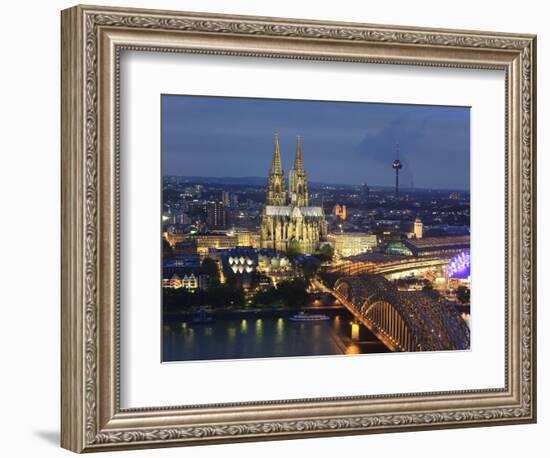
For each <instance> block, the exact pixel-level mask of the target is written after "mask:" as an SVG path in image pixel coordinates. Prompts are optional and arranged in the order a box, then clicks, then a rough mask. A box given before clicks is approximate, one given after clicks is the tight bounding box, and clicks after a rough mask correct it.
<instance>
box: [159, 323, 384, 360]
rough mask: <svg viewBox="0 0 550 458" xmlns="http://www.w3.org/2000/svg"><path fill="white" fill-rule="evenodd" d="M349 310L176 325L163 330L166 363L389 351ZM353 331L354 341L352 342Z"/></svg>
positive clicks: (170, 324) (167, 326)
mask: <svg viewBox="0 0 550 458" xmlns="http://www.w3.org/2000/svg"><path fill="white" fill-rule="evenodd" d="M351 321H352V318H351V315H349V313H347V312H342V313H338V314H333V315H332V316H331V317H330V320H327V321H315V322H298V321H292V320H290V317H289V315H288V314H286V315H279V316H277V315H275V316H274V315H273V313H270V314H267V315H262V316H253V317H250V315H244V317H243V318H239V317H235V316H231V317H227V318H217V319H215V320H214V321H213V322H212V323H192V322H182V321H172V322H170V323H167V324H165V325H164V327H163V361H192V360H211V359H238V358H268V357H284V356H315V355H342V354H359V353H382V352H386V351H388V350H387V349H386V348H385V347H384V346H383V345H382V344H381V343H380V342H379V341H378V340H377V339H376V337H375V336H374V335H372V334H371V333H370V332H369V331H368V329H366V328H365V327H363V326H361V327H358V326H357V325H355V327H354V329H352V324H351ZM352 333H353V337H354V339H352Z"/></svg>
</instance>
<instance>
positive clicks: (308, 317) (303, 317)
mask: <svg viewBox="0 0 550 458" xmlns="http://www.w3.org/2000/svg"><path fill="white" fill-rule="evenodd" d="M329 319H330V317H328V316H327V315H322V314H314V313H312V314H307V313H305V312H300V313H298V314H296V315H292V316H291V317H290V320H291V321H326V320H329Z"/></svg>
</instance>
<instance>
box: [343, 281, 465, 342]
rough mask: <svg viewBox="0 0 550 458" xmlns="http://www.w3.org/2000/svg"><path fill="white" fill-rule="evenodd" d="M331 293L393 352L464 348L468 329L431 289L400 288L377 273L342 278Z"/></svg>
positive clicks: (451, 308)
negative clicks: (401, 289) (406, 289)
mask: <svg viewBox="0 0 550 458" xmlns="http://www.w3.org/2000/svg"><path fill="white" fill-rule="evenodd" d="M333 295H334V296H335V297H336V298H337V299H338V300H340V302H341V303H342V304H343V305H344V306H345V307H346V308H347V309H348V310H350V312H351V313H353V315H354V316H355V317H356V318H357V319H358V320H359V321H361V322H362V323H363V324H364V325H365V326H367V328H369V329H370V330H371V331H372V332H373V333H374V334H375V335H376V336H377V337H378V338H379V339H380V340H381V341H382V342H383V343H384V344H385V345H386V346H388V347H389V348H390V349H391V350H393V351H437V350H466V349H468V348H470V329H469V328H468V325H467V324H466V322H465V321H464V320H463V319H462V318H461V317H460V315H459V314H458V312H457V311H456V310H455V309H454V308H453V307H450V306H448V305H447V303H446V302H445V301H444V300H443V299H442V298H441V297H440V296H439V294H437V292H433V291H399V290H398V289H397V288H396V287H395V286H394V284H393V283H392V282H390V281H389V280H387V279H386V278H384V277H382V276H380V275H363V276H353V277H342V278H340V279H339V280H338V281H337V282H336V283H335V285H334V288H333Z"/></svg>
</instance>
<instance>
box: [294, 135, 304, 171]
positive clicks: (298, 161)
mask: <svg viewBox="0 0 550 458" xmlns="http://www.w3.org/2000/svg"><path fill="white" fill-rule="evenodd" d="M294 170H296V171H297V172H300V173H304V171H305V170H304V162H303V160H302V140H301V138H300V136H299V135H298V136H297V137H296V156H295V157H294Z"/></svg>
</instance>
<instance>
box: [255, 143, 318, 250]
mask: <svg viewBox="0 0 550 458" xmlns="http://www.w3.org/2000/svg"><path fill="white" fill-rule="evenodd" d="M260 233H261V244H262V248H269V249H273V250H276V251H280V252H286V251H287V250H288V248H289V247H290V246H294V247H295V248H296V249H298V250H299V251H300V252H301V253H306V254H310V253H313V252H314V251H315V250H316V249H317V248H319V244H320V242H321V241H322V240H324V239H325V238H326V234H327V227H326V222H325V214H324V211H323V208H322V207H310V206H309V193H308V184H307V174H306V171H305V169H304V163H303V159H302V145H301V141H300V137H298V138H297V140H296V155H295V158H294V166H293V168H292V170H291V171H290V172H289V174H288V192H287V190H286V185H285V174H284V171H283V166H282V164H281V151H280V148H279V137H278V135H277V134H275V146H274V148H273V161H272V163H271V169H270V171H269V176H268V179H267V192H266V203H265V207H264V210H263V212H262V216H261V228H260Z"/></svg>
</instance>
